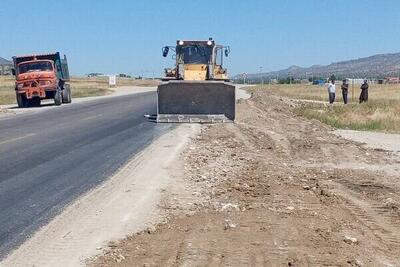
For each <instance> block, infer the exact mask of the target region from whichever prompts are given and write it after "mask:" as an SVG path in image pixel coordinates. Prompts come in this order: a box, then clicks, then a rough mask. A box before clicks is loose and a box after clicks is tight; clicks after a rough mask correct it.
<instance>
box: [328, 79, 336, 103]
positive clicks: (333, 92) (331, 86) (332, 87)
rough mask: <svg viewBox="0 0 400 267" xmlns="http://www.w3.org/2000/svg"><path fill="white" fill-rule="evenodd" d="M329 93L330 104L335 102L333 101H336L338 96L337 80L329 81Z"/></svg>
mask: <svg viewBox="0 0 400 267" xmlns="http://www.w3.org/2000/svg"><path fill="white" fill-rule="evenodd" d="M328 93H329V104H333V102H335V97H336V86H335V80H332V81H329V84H328Z"/></svg>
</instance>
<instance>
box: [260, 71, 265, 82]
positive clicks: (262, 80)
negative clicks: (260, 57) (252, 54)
mask: <svg viewBox="0 0 400 267" xmlns="http://www.w3.org/2000/svg"><path fill="white" fill-rule="evenodd" d="M262 69H263V67H260V78H261V85H264V77H263V76H262Z"/></svg>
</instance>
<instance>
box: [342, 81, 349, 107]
mask: <svg viewBox="0 0 400 267" xmlns="http://www.w3.org/2000/svg"><path fill="white" fill-rule="evenodd" d="M348 93H349V84H348V83H347V80H346V79H345V80H343V84H342V96H343V102H344V104H347V95H348Z"/></svg>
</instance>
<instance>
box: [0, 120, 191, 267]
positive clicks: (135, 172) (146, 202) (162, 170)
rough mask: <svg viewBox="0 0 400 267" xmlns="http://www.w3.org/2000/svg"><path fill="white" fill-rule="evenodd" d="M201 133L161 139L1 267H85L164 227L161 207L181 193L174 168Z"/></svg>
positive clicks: (184, 131)
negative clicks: (111, 245)
mask: <svg viewBox="0 0 400 267" xmlns="http://www.w3.org/2000/svg"><path fill="white" fill-rule="evenodd" d="M160 127H162V126H160ZM197 131H198V125H188V124H187V125H180V126H179V127H176V128H175V129H173V130H171V131H170V132H168V133H166V134H164V135H163V136H161V137H159V138H158V139H157V140H156V141H155V142H154V143H152V144H151V145H150V146H149V147H147V148H146V149H145V150H143V151H142V152H141V153H139V154H138V155H137V156H136V157H135V158H133V159H132V160H131V161H129V162H128V163H127V164H126V165H125V166H124V167H123V168H122V169H121V170H120V171H118V172H117V173H116V174H115V175H114V176H113V177H111V178H110V179H108V180H107V181H106V182H104V183H103V184H101V185H100V186H98V187H97V188H95V189H93V190H91V191H90V192H88V193H87V194H85V195H84V196H82V197H80V198H79V199H77V200H76V201H75V202H74V203H72V204H71V205H70V206H68V207H67V208H66V209H65V210H64V211H63V212H62V213H61V214H60V215H58V216H57V217H55V218H54V219H53V220H52V221H51V222H50V223H49V224H48V225H46V226H44V227H43V228H42V229H40V230H39V231H38V232H36V233H35V234H34V235H33V236H32V237H31V238H30V239H29V240H27V241H26V242H25V243H24V244H22V245H21V246H20V247H19V248H18V249H16V250H15V251H13V252H12V253H11V254H10V255H9V256H8V257H7V258H5V259H4V261H2V262H0V266H80V265H84V264H85V260H86V259H87V258H89V257H92V256H94V255H96V254H98V253H99V252H100V251H101V250H102V249H103V248H106V247H107V244H108V242H109V241H110V240H118V239H120V238H123V237H125V236H126V235H128V234H130V233H133V232H138V231H142V230H144V229H148V228H149V227H152V225H153V224H154V223H160V222H163V221H164V218H165V217H164V213H165V210H164V209H162V208H160V206H159V203H160V201H161V199H163V198H164V197H163V195H164V194H167V192H168V190H167V189H168V188H176V189H178V188H180V183H179V180H177V179H174V178H173V176H172V174H173V173H175V172H177V171H175V169H174V168H173V166H176V164H177V163H176V162H179V160H178V159H179V154H180V152H181V151H182V148H183V147H184V146H185V144H186V142H188V141H189V137H190V136H193V135H195V134H196V133H197ZM171 168H172V170H171ZM82 179H85V177H82Z"/></svg>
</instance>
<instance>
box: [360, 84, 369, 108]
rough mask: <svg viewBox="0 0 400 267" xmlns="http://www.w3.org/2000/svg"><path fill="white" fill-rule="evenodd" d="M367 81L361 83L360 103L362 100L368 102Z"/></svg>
mask: <svg viewBox="0 0 400 267" xmlns="http://www.w3.org/2000/svg"><path fill="white" fill-rule="evenodd" d="M368 87H369V86H368V81H367V80H364V83H363V84H362V85H361V88H360V89H361V94H360V104H361V103H362V102H368Z"/></svg>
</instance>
